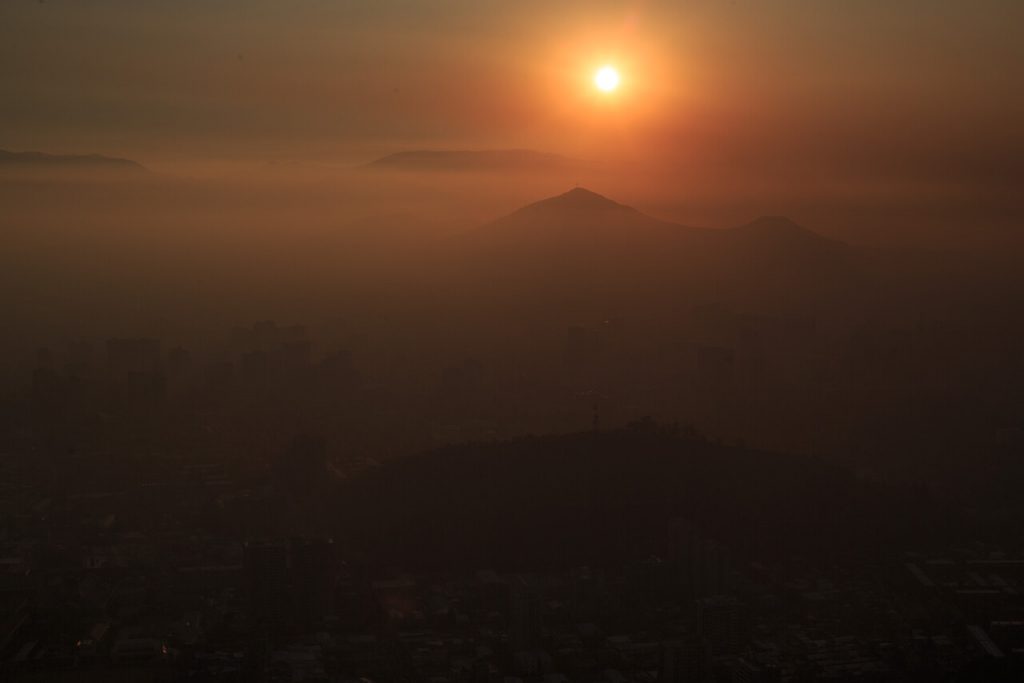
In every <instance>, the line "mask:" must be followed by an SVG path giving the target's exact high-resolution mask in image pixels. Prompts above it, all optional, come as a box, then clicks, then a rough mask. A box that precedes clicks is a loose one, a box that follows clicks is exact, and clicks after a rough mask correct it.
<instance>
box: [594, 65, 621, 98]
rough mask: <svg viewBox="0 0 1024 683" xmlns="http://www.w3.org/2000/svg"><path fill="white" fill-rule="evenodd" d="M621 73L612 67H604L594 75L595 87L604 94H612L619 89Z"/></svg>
mask: <svg viewBox="0 0 1024 683" xmlns="http://www.w3.org/2000/svg"><path fill="white" fill-rule="evenodd" d="M619 80H620V79H619V72H618V71H616V70H615V68H614V67H611V66H602V67H601V68H600V69H598V70H597V73H595V74H594V85H596V86H597V88H598V90H601V91H603V92H612V91H613V90H615V89H616V88H618V87H619Z"/></svg>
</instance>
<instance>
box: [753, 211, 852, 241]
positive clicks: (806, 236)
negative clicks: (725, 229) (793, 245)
mask: <svg viewBox="0 0 1024 683" xmlns="http://www.w3.org/2000/svg"><path fill="white" fill-rule="evenodd" d="M734 231H736V232H738V233H740V234H742V235H744V236H746V237H748V238H751V237H753V238H760V239H772V240H780V239H781V240H788V241H800V242H817V243H826V242H832V241H833V240H830V239H828V238H827V237H824V236H822V235H819V234H818V233H816V232H812V231H811V230H808V229H807V228H805V227H803V226H802V225H799V224H798V223H796V222H794V221H792V220H790V219H789V218H787V217H785V216H761V217H759V218H756V219H754V220H753V221H751V222H750V223H747V224H746V225H741V226H739V227H738V228H734Z"/></svg>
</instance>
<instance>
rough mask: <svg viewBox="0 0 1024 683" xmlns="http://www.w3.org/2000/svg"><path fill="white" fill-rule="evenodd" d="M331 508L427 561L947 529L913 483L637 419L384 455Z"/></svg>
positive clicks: (344, 521) (819, 547) (393, 554)
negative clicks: (902, 484) (886, 482)
mask: <svg viewBox="0 0 1024 683" xmlns="http://www.w3.org/2000/svg"><path fill="white" fill-rule="evenodd" d="M338 514H339V516H340V524H341V527H342V529H343V533H344V535H345V536H346V537H348V538H350V539H353V540H355V542H356V543H357V544H359V545H361V546H362V549H363V550H365V551H366V552H367V553H368V554H369V555H371V556H373V557H375V558H377V559H378V560H380V561H384V562H395V563H397V564H400V565H402V566H410V567H417V566H419V567H435V568H468V567H483V566H488V567H490V566H493V567H501V568H519V569H522V568H533V567H538V568H540V567H557V566H567V565H572V564H580V563H590V564H597V565H617V564H620V563H623V562H628V561H633V560H636V559H642V558H645V557H649V556H651V555H655V556H658V557H665V556H667V555H670V554H672V553H673V552H678V548H676V547H674V546H675V545H677V544H679V543H685V542H688V541H687V540H686V539H687V538H693V537H697V538H700V539H706V540H708V541H712V542H715V543H719V544H721V545H722V546H723V547H726V548H728V549H729V552H730V553H732V554H734V555H737V556H743V557H747V558H751V559H753V558H756V557H765V558H777V557H782V556H801V557H806V558H808V559H811V560H812V561H817V560H821V561H827V560H828V559H829V558H834V557H839V556H842V555H849V554H858V555H870V554H872V553H875V552H880V551H884V550H887V549H889V548H891V547H892V546H893V545H894V544H897V543H901V544H903V543H906V542H908V541H910V542H913V543H915V544H916V543H927V539H928V535H929V533H930V530H932V529H935V528H938V527H946V528H945V529H944V531H945V532H946V534H947V536H948V531H949V529H948V526H947V524H946V523H945V522H943V521H942V520H941V519H940V517H942V516H943V515H941V514H940V513H939V512H938V511H937V508H936V506H935V505H934V504H933V503H932V502H931V501H929V500H928V498H927V496H926V495H925V494H923V493H922V492H920V491H907V490H895V489H890V488H883V487H880V486H878V485H876V484H871V483H867V482H864V481H861V480H858V479H856V478H854V477H852V476H851V475H850V474H849V473H847V472H846V471H844V470H842V469H839V468H836V467H833V466H831V465H828V464H825V463H822V462H820V461H816V460H814V459H812V458H806V457H797V456H789V455H780V454H775V453H765V452H758V451H753V450H746V449H743V448H738V447H727V446H722V445H719V444H715V443H711V442H708V441H706V440H703V439H701V438H699V437H696V436H693V435H687V434H682V435H681V434H679V433H677V432H676V431H675V430H671V429H664V428H661V427H658V426H656V425H653V424H647V423H640V424H634V425H632V426H631V427H629V428H626V429H621V430H614V431H600V432H584V433H577V434H569V435H562V436H548V437H526V438H522V439H517V440H512V441H505V442H498V443H482V444H468V445H460V446H452V447H448V448H443V449H440V450H437V451H433V452H430V453H427V454H425V455H422V456H419V457H415V458H407V459H402V460H398V461H394V462H390V463H388V464H387V465H385V466H384V467H382V468H380V469H378V470H374V471H371V472H369V473H367V474H365V475H363V476H362V477H359V478H357V479H356V480H354V481H352V482H350V483H348V484H347V485H346V486H345V487H344V490H343V492H342V495H341V498H340V501H339V503H338ZM681 530H682V531H681Z"/></svg>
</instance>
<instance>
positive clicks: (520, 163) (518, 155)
mask: <svg viewBox="0 0 1024 683" xmlns="http://www.w3.org/2000/svg"><path fill="white" fill-rule="evenodd" d="M588 165H591V164H589V162H586V161H581V160H579V159H571V158H569V157H564V156H560V155H558V154H550V153H547V152H537V151H534V150H530V149H500V150H479V151H476V150H416V151H409V152H398V153H396V154H389V155H388V156H386V157H382V158H380V159H377V160H376V161H373V162H371V163H370V164H368V165H367V168H375V169H395V170H410V171H412V170H418V171H510V170H513V171H514V170H519V171H526V170H555V169H568V168H581V167H584V166H588Z"/></svg>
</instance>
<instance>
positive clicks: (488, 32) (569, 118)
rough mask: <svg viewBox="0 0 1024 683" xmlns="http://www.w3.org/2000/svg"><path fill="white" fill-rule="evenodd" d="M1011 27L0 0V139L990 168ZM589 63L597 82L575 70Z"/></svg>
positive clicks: (751, 12)
mask: <svg viewBox="0 0 1024 683" xmlns="http://www.w3.org/2000/svg"><path fill="white" fill-rule="evenodd" d="M1021 26H1024V3H1021V2H1016V1H1013V0H974V1H972V2H959V1H952V0H949V1H947V0H903V1H902V2H882V1H878V2H868V1H865V2H822V1H812V0H792V1H788V2H787V1H781V0H780V1H777V2H762V1H760V0H757V1H755V0H735V1H734V2H712V1H710V0H692V1H688V2H683V1H675V2H652V1H642V0H630V1H626V2H595V1H593V0H590V1H588V2H558V3H552V2H540V1H533V0H521V1H518V2H480V1H479V0H477V1H470V0H466V1H454V0H434V1H430V2H427V1H424V2H413V1H412V0H403V1H399V0H375V1H374V2H346V1H340V0H338V1H331V0H299V1H296V2H277V1H273V0H244V1H242V0H221V1H219V2H209V1H205V0H176V1H175V2H141V1H139V0H90V1H89V2H81V1H79V0H46V1H45V2H43V1H35V0H32V1H21V0H8V1H6V2H4V3H2V4H0V148H6V149H15V150H23V149H35V150H43V151H54V152H99V153H104V154H111V155H123V156H129V157H133V158H138V159H142V160H144V161H147V162H150V163H153V162H157V163H158V162H160V161H161V160H167V161H181V160H192V159H196V160H202V159H240V160H260V161H262V160H278V159H315V160H322V161H339V162H353V161H364V160H367V159H371V158H374V157H377V156H380V155H382V154H385V153H389V152H393V151H397V150H402V149H409V148H423V147H429V148H445V147H459V148H465V147H472V148H484V147H501V148H508V147H527V148H535V149H541V150H545V151H552V152H560V153H564V154H569V155H574V156H580V157H585V158H588V159H604V160H609V159H610V160H616V159H628V160H631V161H633V162H642V163H645V164H652V165H655V166H657V167H659V168H665V169H674V170H677V171H679V172H680V173H686V172H690V173H694V172H704V173H708V174H712V175H713V174H726V175H728V174H731V173H743V174H747V175H760V176H764V177H770V176H772V175H773V174H779V173H782V174H785V175H786V176H787V177H788V178H790V179H796V180H799V179H801V178H807V179H820V178H821V177H823V176H824V177H833V176H834V177H836V178H842V179H845V180H846V181H848V182H855V179H857V178H860V177H865V178H882V179H885V180H886V181H890V180H899V181H900V182H902V183H905V184H907V185H909V186H913V185H914V184H915V183H921V184H925V185H927V184H931V185H938V186H942V185H943V184H947V185H949V186H951V187H955V186H964V185H968V186H979V185H980V186H992V187H1001V188H1011V187H1015V186H1016V185H1017V184H1018V183H1019V182H1020V181H1021V180H1022V179H1024V172H1022V163H1024V162H1022V161H1021V159H1024V132H1022V126H1021V123H1020V122H1021V121H1022V120H1024V88H1022V87H1021V81H1020V75H1021V67H1022V66H1024V41H1021V40H1020V27H1021ZM606 62H610V63H614V64H616V65H617V66H618V67H619V69H620V71H621V72H622V75H623V86H622V88H621V89H620V90H619V91H618V92H616V93H615V94H614V95H613V96H611V97H607V96H599V95H598V93H596V91H595V90H594V89H593V87H592V83H591V80H590V79H591V76H592V74H593V71H594V70H595V69H596V68H597V67H598V66H600V65H601V64H603V63H606Z"/></svg>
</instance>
